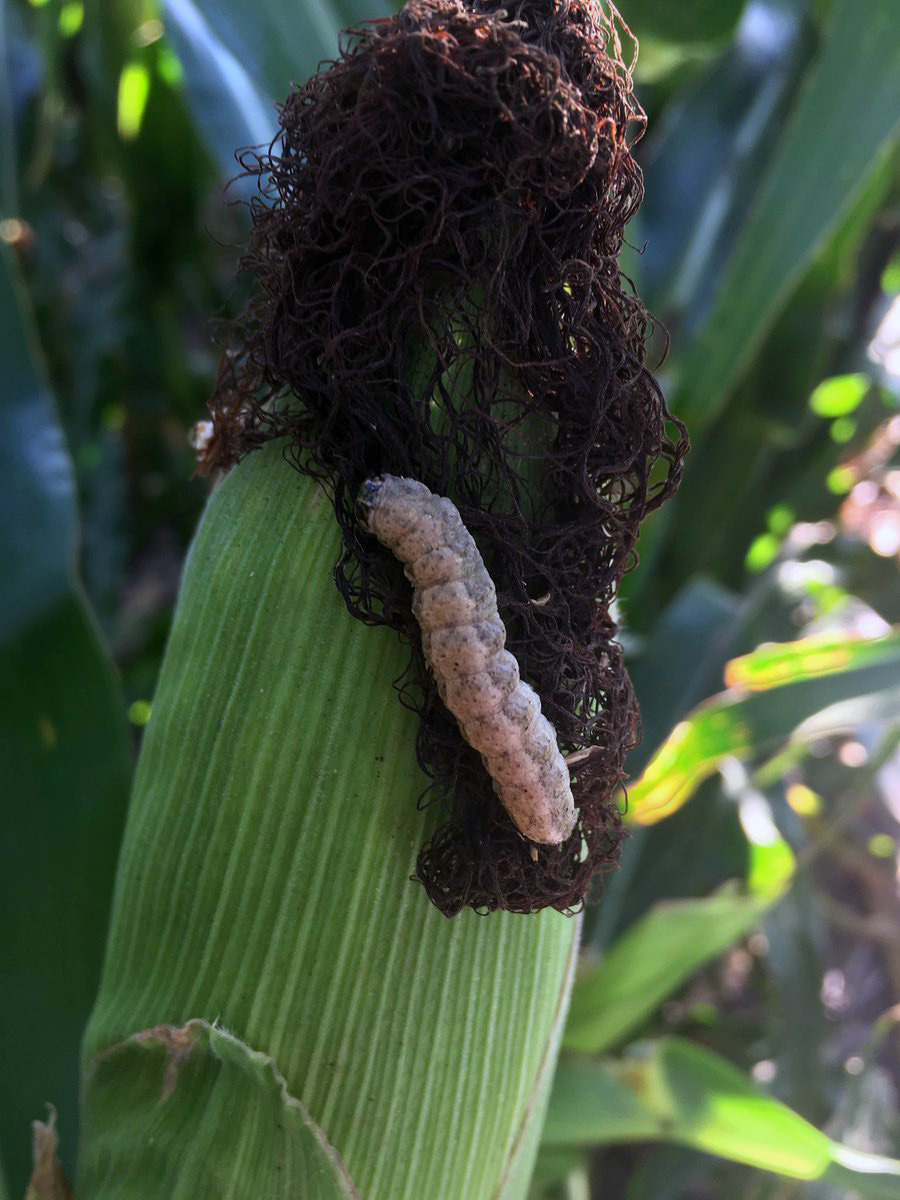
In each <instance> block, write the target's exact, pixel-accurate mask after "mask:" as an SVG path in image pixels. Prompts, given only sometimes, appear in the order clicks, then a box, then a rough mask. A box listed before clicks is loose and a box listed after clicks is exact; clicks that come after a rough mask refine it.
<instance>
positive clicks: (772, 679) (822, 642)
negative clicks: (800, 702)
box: [725, 633, 900, 692]
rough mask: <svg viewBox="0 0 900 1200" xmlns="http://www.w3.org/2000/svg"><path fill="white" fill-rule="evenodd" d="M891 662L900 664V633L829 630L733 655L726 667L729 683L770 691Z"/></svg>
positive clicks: (751, 690)
mask: <svg viewBox="0 0 900 1200" xmlns="http://www.w3.org/2000/svg"><path fill="white" fill-rule="evenodd" d="M888 661H895V662H897V663H898V664H900V633H893V634H890V635H887V636H885V637H880V638H849V637H848V636H847V635H846V634H844V633H828V634H823V635H821V636H818V637H810V638H803V639H802V640H801V641H798V642H782V643H780V644H768V645H763V646H759V647H758V648H757V649H756V650H754V651H753V652H752V654H745V655H742V656H741V657H740V658H733V659H732V660H731V662H729V663H728V664H727V666H726V667H725V685H726V687H729V688H736V687H740V688H744V689H745V690H746V691H750V692H766V691H769V689H770V688H774V687H780V686H781V685H782V684H785V683H794V682H795V681H797V680H800V679H816V678H821V677H822V676H824V675H833V674H834V673H835V672H837V671H850V670H854V669H856V668H857V667H863V666H865V665H866V664H868V663H877V662H888Z"/></svg>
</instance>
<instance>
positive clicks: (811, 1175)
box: [544, 1037, 900, 1198]
mask: <svg viewBox="0 0 900 1200" xmlns="http://www.w3.org/2000/svg"><path fill="white" fill-rule="evenodd" d="M544 1141H545V1144H547V1145H548V1146H551V1147H555V1146H573V1145H583V1144H593V1145H604V1144H608V1143H610V1142H641V1141H655V1142H659V1141H665V1142H675V1143H678V1144H680V1145H682V1146H688V1147H691V1148H692V1149H695V1150H702V1151H704V1152H705V1153H707V1154H714V1155H717V1156H718V1157H719V1158H727V1159H730V1160H731V1161H732V1162H738V1163H744V1164H746V1165H747V1166H751V1167H757V1168H759V1169H761V1170H764V1171H773V1172H775V1173H777V1174H779V1175H786V1176H788V1177H789V1178H792V1179H807V1180H812V1179H822V1178H826V1179H828V1180H831V1179H834V1178H836V1177H838V1176H840V1177H842V1178H843V1179H844V1180H845V1181H846V1182H847V1184H848V1186H849V1187H850V1188H852V1189H854V1190H856V1191H858V1192H860V1193H861V1194H862V1195H865V1196H870V1195H871V1196H873V1197H876V1198H877V1197H880V1196H887V1195H890V1194H891V1193H890V1192H889V1191H887V1190H886V1188H887V1185H888V1181H892V1182H893V1186H894V1188H895V1192H894V1194H896V1186H897V1184H896V1178H897V1176H898V1174H900V1162H898V1161H897V1160H895V1159H892V1158H886V1157H884V1156H881V1155H874V1154H866V1153H863V1152H861V1151H857V1150H853V1149H851V1148H850V1147H849V1146H843V1145H841V1144H840V1143H838V1142H832V1141H831V1140H830V1139H829V1138H827V1137H826V1136H825V1134H824V1133H821V1132H820V1131H819V1130H818V1129H816V1128H815V1126H813V1125H810V1123H809V1122H808V1121H805V1120H804V1119H803V1117H801V1116H799V1115H798V1114H797V1113H795V1112H792V1111H791V1109H789V1108H788V1107H787V1106H786V1105H784V1104H781V1103H780V1101H778V1100H775V1099H773V1098H772V1097H771V1096H767V1095H765V1094H764V1093H763V1092H761V1091H760V1090H759V1088H757V1087H756V1086H755V1085H754V1084H753V1083H752V1082H751V1081H750V1080H749V1079H748V1078H747V1077H746V1076H745V1075H744V1074H743V1073H742V1072H741V1071H739V1070H738V1069H737V1068H736V1067H734V1066H732V1065H731V1063H729V1062H726V1061H725V1059H723V1058H720V1057H719V1056H718V1055H717V1054H714V1053H713V1052H712V1051H710V1050H707V1049H705V1048H703V1047H701V1046H698V1045H695V1044H694V1043H692V1042H687V1041H684V1040H683V1039H681V1038H674V1037H670V1038H660V1039H659V1040H657V1041H652V1042H638V1043H637V1044H636V1045H634V1046H633V1047H631V1050H630V1052H629V1054H628V1055H627V1056H626V1057H625V1058H623V1059H619V1060H609V1059H607V1060H603V1061H595V1062H591V1061H586V1060H578V1059H575V1060H570V1059H563V1061H562V1062H560V1065H559V1068H558V1070H557V1074H556V1081H555V1083H554V1085H553V1095H552V1097H551V1100H550V1109H549V1112H548V1114H547V1124H546V1127H545V1131H544Z"/></svg>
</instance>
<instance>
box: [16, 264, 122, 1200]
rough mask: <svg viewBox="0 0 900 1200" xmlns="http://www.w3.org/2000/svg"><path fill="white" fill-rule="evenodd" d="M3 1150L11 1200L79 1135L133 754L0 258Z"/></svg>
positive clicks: (30, 354) (54, 438)
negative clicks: (43, 1134)
mask: <svg viewBox="0 0 900 1200" xmlns="http://www.w3.org/2000/svg"><path fill="white" fill-rule="evenodd" d="M0 362H2V363H3V372H4V400H3V404H2V405H0V473H2V477H3V480H4V487H5V497H4V505H3V508H2V512H0V563H2V573H3V579H4V587H3V588H2V589H0V777H2V779H3V780H4V781H5V784H6V786H7V789H8V802H7V803H6V804H5V805H4V806H3V831H2V837H0V847H2V850H0V908H2V911H3V914H4V918H3V922H2V932H0V961H2V962H3V987H2V989H0V1144H2V1147H3V1154H4V1158H5V1160H6V1164H7V1169H8V1171H9V1180H10V1189H11V1191H12V1192H13V1194H16V1195H21V1194H22V1193H23V1191H24V1188H25V1182H26V1180H27V1178H28V1173H29V1159H30V1122H31V1120H32V1119H34V1118H38V1117H41V1116H43V1114H44V1106H45V1103H46V1102H48V1101H49V1102H52V1103H53V1104H55V1105H56V1107H57V1108H58V1110H59V1113H60V1121H61V1126H62V1129H63V1135H64V1140H63V1152H64V1153H63V1157H64V1158H65V1157H66V1155H67V1154H68V1156H69V1158H70V1159H71V1152H72V1149H73V1147H74V1143H75V1138H76V1136H77V1112H78V1108H77V1086H78V1045H79V1041H80V1038H81V1032H82V1029H83V1027H84V1022H85V1020H86V1018H87V1014H88V1011H89V1008H90V1004H91V1001H92V999H93V996H94V993H95V991H96V987H97V980H98V978H99V973H100V962H101V957H102V954H103V944H104V938H105V934H106V922H107V915H108V908H109V898H110V894H111V891H112V882H113V873H114V869H115V860H116V853H117V850H118V844H119V838H120V835H121V827H122V822H123V819H124V812H125V804H126V798H127V787H128V778H129V775H130V766H131V763H130V758H131V756H130V748H129V741H128V731H127V727H126V723H125V717H124V706H123V704H122V700H121V696H120V693H119V688H118V684H117V681H116V680H115V678H114V676H113V671H112V667H111V665H110V662H109V660H108V658H107V656H106V653H105V651H104V648H103V647H102V645H101V643H100V639H99V637H98V634H97V630H96V627H95V625H94V621H93V619H92V616H91V614H90V613H89V611H88V609H87V605H86V603H85V601H84V598H83V596H82V593H81V589H80V586H79V584H78V582H77V580H76V577H75V553H76V539H77V514H76V509H75V495H74V485H73V479H72V469H71V464H70V462H69V458H68V454H67V451H66V447H65V443H64V439H63V435H62V431H61V429H60V427H59V424H58V422H57V419H56V413H55V411H54V405H53V400H52V397H51V396H50V393H49V390H48V388H47V385H46V382H45V380H44V376H43V370H42V366H41V364H40V361H39V358H38V354H37V351H36V349H35V345H34V338H33V333H32V329H31V325H30V320H29V317H28V315H27V312H26V309H25V306H24V303H23V300H22V297H21V295H20V293H19V287H18V281H17V277H16V272H15V267H14V264H13V262H12V260H11V258H10V256H9V253H8V252H7V251H5V250H4V251H3V253H2V255H0Z"/></svg>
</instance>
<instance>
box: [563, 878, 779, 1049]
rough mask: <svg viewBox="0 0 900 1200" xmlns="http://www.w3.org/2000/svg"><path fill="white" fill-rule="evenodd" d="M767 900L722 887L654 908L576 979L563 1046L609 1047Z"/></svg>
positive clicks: (748, 924)
mask: <svg viewBox="0 0 900 1200" xmlns="http://www.w3.org/2000/svg"><path fill="white" fill-rule="evenodd" d="M772 899H774V896H773V897H772ZM769 902H770V901H766V900H762V899H760V898H758V897H755V896H748V895H745V894H742V893H740V892H738V891H737V890H736V889H735V888H733V887H728V886H726V887H723V888H722V889H720V891H718V892H717V893H716V894H715V895H713V896H709V897H707V898H705V899H702V900H673V901H667V902H663V903H661V904H656V905H654V907H653V908H652V909H651V910H650V912H649V913H647V915H646V916H644V917H642V918H641V919H640V920H639V921H637V922H636V923H635V924H634V925H632V926H631V927H630V928H629V929H628V931H627V932H626V933H624V934H623V935H622V936H621V937H620V938H618V939H617V940H616V941H615V942H614V943H613V945H612V947H611V948H610V950H609V951H608V952H607V953H606V954H604V956H603V958H602V959H601V960H600V962H599V963H597V964H596V966H593V967H590V968H588V970H587V971H585V972H584V973H583V974H581V975H580V976H579V977H578V979H577V981H576V984H575V989H574V991H573V993H572V1006H571V1008H570V1010H569V1019H568V1022H567V1024H566V1032H565V1036H564V1040H563V1045H564V1046H565V1047H566V1048H567V1049H569V1050H580V1051H583V1052H585V1053H596V1052H598V1051H600V1050H606V1049H608V1048H609V1047H610V1046H613V1045H615V1043H616V1042H618V1041H620V1040H621V1039H622V1037H624V1036H625V1034H627V1033H630V1032H631V1031H632V1030H633V1029H634V1028H635V1026H637V1025H640V1023H641V1022H642V1021H644V1020H646V1018H647V1017H649V1016H650V1015H651V1014H652V1013H654V1012H655V1011H656V1009H657V1008H658V1007H659V1005H660V1004H661V1003H662V1002H663V1000H665V999H666V997H667V996H670V995H671V994H672V993H673V992H674V991H676V990H677V989H678V988H679V987H681V985H682V984H683V983H684V982H685V981H686V980H687V979H688V978H690V976H691V975H692V974H693V973H694V972H695V971H696V970H697V969H698V968H699V967H701V966H702V965H703V964H704V963H705V962H707V961H708V960H709V959H711V958H714V957H715V956H716V955H718V954H721V953H722V952H723V951H724V950H726V949H727V948H728V947H729V946H731V945H732V944H733V943H734V942H736V941H737V940H738V938H740V937H742V936H743V935H744V934H745V933H746V932H747V931H748V930H749V929H751V928H752V927H753V926H754V925H755V924H756V923H757V921H758V920H759V918H760V917H761V916H762V914H763V913H764V912H765V911H766V909H767V908H768V906H769Z"/></svg>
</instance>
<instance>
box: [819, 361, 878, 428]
mask: <svg viewBox="0 0 900 1200" xmlns="http://www.w3.org/2000/svg"><path fill="white" fill-rule="evenodd" d="M870 386H871V380H870V379H869V376H868V375H864V374H862V372H859V371H857V372H856V373H855V374H853V375H835V376H833V377H832V378H831V379H825V380H823V382H822V383H820V384H819V386H818V387H817V388H815V389H814V391H813V394H812V395H811V396H810V398H809V407H810V408H811V409H812V411H813V412H814V413H815V414H816V416H819V417H845V416H847V415H848V413H852V412H856V410H857V409H858V408H859V406H860V404H861V403H862V400H863V397H864V396H865V394H866V392H867V391H868V390H869V387H870Z"/></svg>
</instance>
